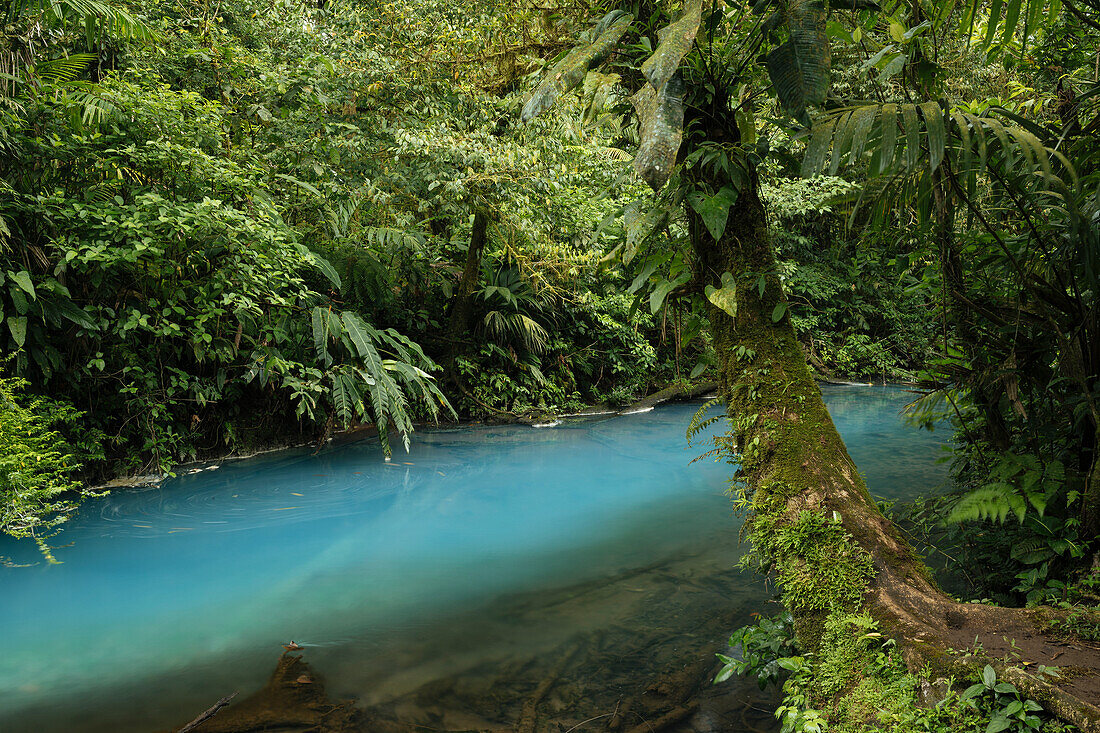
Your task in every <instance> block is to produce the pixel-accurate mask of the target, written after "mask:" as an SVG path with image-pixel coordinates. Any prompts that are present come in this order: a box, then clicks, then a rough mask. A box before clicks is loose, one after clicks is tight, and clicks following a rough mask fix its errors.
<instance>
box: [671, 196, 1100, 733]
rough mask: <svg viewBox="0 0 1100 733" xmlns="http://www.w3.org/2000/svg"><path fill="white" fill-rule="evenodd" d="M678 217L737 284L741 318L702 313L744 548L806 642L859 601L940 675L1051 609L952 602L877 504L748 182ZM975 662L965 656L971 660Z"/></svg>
mask: <svg viewBox="0 0 1100 733" xmlns="http://www.w3.org/2000/svg"><path fill="white" fill-rule="evenodd" d="M715 188H717V186H715ZM687 214H688V222H689V230H690V235H691V239H692V243H693V247H694V250H695V256H696V262H697V268H698V272H697V278H698V279H699V281H700V282H699V285H700V286H703V285H706V284H710V285H714V286H715V287H721V285H722V282H721V276H722V274H723V273H724V272H729V273H730V274H732V275H733V277H734V279H735V282H736V286H737V289H736V290H737V295H736V301H737V307H736V311H735V314H736V315H735V316H731V315H729V314H728V313H727V312H726V311H724V310H721V309H719V308H717V307H713V306H712V307H711V308H710V311H709V316H710V319H711V327H712V334H713V338H714V345H715V349H716V351H717V353H718V357H719V385H720V390H721V393H722V394H723V396H724V397H725V399H726V404H727V414H728V416H729V420H730V425H731V430H730V434H729V436H727V437H728V439H730V440H732V441H733V445H734V448H733V450H734V452H735V454H736V455H737V456H738V459H739V461H740V463H741V474H740V476H739V480H740V482H741V483H740V484H739V485H740V486H742V487H744V488H743V491H744V492H745V496H746V497H747V498H749V499H751V503H750V511H751V516H750V518H749V520H748V522H749V535H750V538H751V539H752V541H753V545H754V547H753V552H755V553H757V555H758V556H759V558H760V559H761V561H762V562H763V564H764V565H765V566H770V568H771V569H772V570H773V571H774V573H775V574H776V576H777V578H778V580H779V582H780V584H781V585H782V586H783V591H784V594H783V598H784V602H785V603H786V605H787V606H788V608H789V610H790V611H791V612H792V614H793V615H794V617H795V620H796V623H795V628H796V635H797V637H798V640H799V642H800V645H801V646H802V648H803V649H805V650H806V651H810V652H817V651H818V647H819V646H820V645H821V641H822V632H823V629H824V624H825V621H826V618H827V617H828V616H829V615H830V614H831V613H850V612H853V611H856V610H859V609H863V610H866V611H868V612H869V613H870V614H871V615H872V616H873V617H874V618H875V619H876V620H877V621H878V622H879V624H880V627H881V628H882V629H883V630H884V631H885V632H886V633H888V634H889V635H890V636H893V637H894V638H895V639H897V641H898V644H899V647H900V648H901V650H902V652H903V655H904V658H905V661H906V664H907V665H908V666H909V668H910V669H911V670H913V671H914V672H916V671H917V670H921V669H924V670H931V672H932V674H931V679H933V680H935V679H937V678H947V677H949V676H951V675H952V674H955V673H958V672H960V671H962V670H960V669H959V666H960V662H959V658H958V657H953V656H950V655H948V653H947V651H946V650H947V649H948V648H949V647H954V648H964V647H966V646H968V645H969V644H973V643H974V640H975V638H976V637H977V638H978V640H979V641H982V642H984V644H985V647H984V648H985V649H987V650H993V649H997V648H1000V646H1004V644H1003V642H1002V638H1001V637H1002V635H1004V634H1005V633H1010V634H1012V635H1013V636H1017V635H1020V636H1022V634H1020V633H1019V630H1020V629H1021V627H1029V628H1035V627H1037V626H1038V624H1039V623H1040V622H1041V621H1042V620H1043V619H1045V618H1049V616H1047V615H1046V614H1047V612H1045V611H1040V610H1020V609H1002V608H997V607H993V606H988V605H984V604H961V603H957V602H955V601H954V600H953V599H951V598H950V597H948V596H947V595H946V594H944V593H943V592H942V591H941V590H940V589H939V588H938V587H937V586H936V584H935V582H934V581H933V580H932V576H931V574H930V572H929V571H928V569H927V567H926V566H925V565H924V563H923V562H922V561H921V560H920V558H919V557H918V556H917V554H916V553H915V552H914V551H913V549H912V548H911V547H910V546H909V544H908V543H907V542H906V541H905V540H904V539H903V538H902V537H901V535H900V534H899V533H898V531H897V529H896V528H895V527H894V526H893V525H892V524H891V523H890V521H889V520H887V519H886V518H885V517H884V516H883V515H882V513H881V512H880V511H879V510H878V508H877V506H876V504H875V502H874V500H873V499H872V498H871V495H870V493H869V492H868V490H867V485H866V484H865V482H864V480H863V477H862V476H861V475H860V473H859V470H858V468H857V467H856V465H855V464H854V462H853V461H852V458H851V457H850V456H849V455H848V451H847V449H846V447H845V445H844V442H843V440H841V438H840V435H839V434H838V433H837V430H836V427H835V426H834V425H833V421H832V418H831V417H830V416H829V412H828V410H827V409H826V407H825V404H824V402H823V400H822V396H821V391H820V390H819V389H818V386H817V383H816V382H815V380H814V379H813V377H812V376H811V374H810V371H809V369H808V367H807V366H806V360H805V357H804V355H803V352H802V350H801V348H800V346H799V344H798V342H797V340H796V338H795V334H794V330H793V329H792V327H791V323H790V319H789V317H788V315H787V314H786V312H785V309H783V308H779V309H777V308H776V306H777V305H778V304H779V303H781V302H785V297H784V294H783V291H782V287H781V285H780V282H779V279H778V277H777V275H776V262H775V257H774V254H773V251H772V248H771V244H770V242H769V240H768V236H767V227H766V221H765V213H764V207H763V205H762V203H761V200H760V198H759V194H758V191H757V181H756V180H751V181H749V182H748V183H746V184H745V185H744V186H743V188H742V191H741V193H740V196H739V198H738V200H737V202H736V203H735V204H734V206H733V207H731V210H730V216H729V221H728V222H727V225H726V229H725V233H724V234H723V235H722V237H721V238H720V239H719V240H715V239H714V238H713V237H712V236H711V235H710V233H709V232H708V230H707V228H706V227H705V226H704V224H703V222H702V221H701V219H700V218H699V217H698V215H697V214H695V213H694V212H693V211H691V210H690V207H689V208H688V212H687ZM761 276H763V278H764V288H763V290H762V291H761V289H760V287H759V282H760V277H761ZM960 640H965V641H960ZM994 642H996V643H994ZM986 661H987V660H984V659H983V660H981V663H982V664H984V663H985V662H986ZM975 663H977V659H976V658H975V657H971V658H969V659H968V665H969V667H970V668H972V667H973V665H974V664H975ZM995 666H996V664H995ZM1001 666H1002V668H1003V667H1004V665H1001ZM970 671H972V669H971V670H970ZM1003 674H1004V675H1007V677H1006V678H1007V679H1011V680H1012V681H1014V682H1016V683H1017V685H1018V686H1019V687H1021V688H1022V689H1025V690H1026V691H1027V692H1028V693H1029V694H1030V695H1031V696H1032V697H1033V698H1034V699H1036V700H1038V701H1040V702H1041V703H1043V704H1044V706H1045V707H1046V708H1047V709H1048V710H1051V711H1053V712H1054V713H1056V714H1057V715H1059V716H1060V717H1062V718H1064V719H1066V720H1068V721H1070V722H1072V723H1075V724H1076V725H1078V726H1079V727H1080V728H1081V729H1082V730H1086V731H1100V708H1097V707H1096V705H1095V702H1094V701H1086V700H1081V699H1078V698H1077V697H1075V696H1074V695H1073V694H1071V693H1069V692H1067V691H1065V690H1063V689H1060V688H1057V687H1053V686H1051V685H1050V684H1047V683H1045V682H1043V681H1041V680H1038V679H1034V678H1032V677H1030V676H1027V675H1023V674H1022V673H1021V674H1016V673H1014V672H1013V671H1011V670H1008V669H1003ZM925 693H926V696H927V695H928V693H929V690H926V691H925Z"/></svg>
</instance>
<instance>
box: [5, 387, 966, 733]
mask: <svg viewBox="0 0 1100 733" xmlns="http://www.w3.org/2000/svg"><path fill="white" fill-rule="evenodd" d="M824 392H825V396H826V400H827V402H828V404H829V408H830V411H831V412H832V414H833V416H834V419H835V420H836V422H837V424H838V427H839V429H840V432H841V433H842V435H843V436H844V438H845V440H846V441H847V444H848V447H849V449H850V451H851V453H852V455H853V457H854V458H855V460H856V462H857V464H858V465H859V467H860V469H861V470H862V471H864V472H865V474H866V476H867V479H868V482H869V484H870V486H871V488H872V490H873V492H874V493H876V495H878V496H880V497H883V498H888V499H897V498H906V497H911V496H913V495H915V494H916V493H926V492H929V491H932V490H935V489H937V488H938V487H940V486H941V485H942V484H943V482H944V480H945V475H946V469H945V467H944V466H943V465H942V464H937V463H936V458H937V457H938V456H939V455H940V454H941V448H940V442H941V440H945V439H946V438H947V435H946V434H944V435H940V434H938V433H936V434H929V433H926V432H921V431H918V430H916V429H914V428H910V427H908V426H906V425H905V424H904V423H903V421H902V419H901V417H900V416H899V410H900V409H901V407H902V406H903V405H904V404H905V403H906V402H907V401H909V400H910V399H911V398H912V395H910V394H909V393H907V392H904V391H903V390H900V389H897V388H883V387H837V386H827V387H825V388H824ZM696 409H697V406H696V405H672V406H666V407H659V408H657V409H655V410H653V411H651V412H646V413H641V414H635V415H626V416H615V417H608V418H602V419H589V420H584V421H576V422H566V423H563V424H561V425H558V426H556V427H552V428H541V429H535V428H530V427H527V426H506V427H464V428H459V429H447V430H442V429H441V430H424V431H421V432H417V433H416V434H415V436H414V438H413V443H412V449H411V451H410V452H409V453H407V454H406V453H404V452H401V451H397V452H395V454H394V457H393V460H392V461H389V462H386V461H384V460H383V458H382V455H381V451H380V450H379V448H378V446H377V444H376V443H374V442H372V441H370V440H365V441H361V442H355V443H350V444H346V445H342V446H338V447H333V448H329V449H326V450H324V451H322V452H321V453H319V454H316V455H315V454H314V453H313V452H312V451H310V450H291V451H284V452H280V453H274V454H269V455H266V456H262V457H258V458H253V459H249V460H245V461H236V462H228V463H224V464H222V465H221V466H220V468H217V469H216V470H207V471H202V472H199V473H196V474H192V475H186V476H181V477H178V478H174V479H171V480H169V481H166V482H165V483H163V484H162V485H161V486H159V487H157V488H153V489H147V490H138V491H118V492H115V493H113V494H111V495H109V496H107V497H105V498H102V499H99V500H92V501H89V502H87V503H86V504H85V506H84V507H83V508H82V509H81V510H80V512H79V514H78V516H76V517H75V518H74V519H73V520H72V521H71V522H69V523H68V524H67V525H65V529H64V531H63V533H62V534H61V535H59V536H58V537H56V538H54V543H55V546H56V548H57V549H56V550H55V554H56V556H57V558H58V559H59V560H61V561H62V562H61V564H59V565H52V566H51V565H47V564H45V563H42V562H41V561H40V558H39V557H38V556H37V554H36V549H35V548H34V546H33V544H29V543H16V542H12V541H3V542H0V556H3V557H4V558H6V560H7V562H8V564H9V566H7V567H4V568H0V576H2V578H3V594H2V596H0V627H2V628H3V629H5V632H6V633H5V638H4V644H3V648H4V659H3V661H4V664H3V665H2V666H0V730H3V731H10V732H12V733H17V732H21V731H28V732H31V731H33V732H35V733H52V732H53V731H67V732H70V733H72V732H79V731H88V732H96V733H98V732H99V731H131V730H133V731H152V730H158V729H170V728H173V727H179V726H181V725H183V724H184V723H186V722H187V721H188V720H190V719H191V718H193V717H195V715H197V714H198V713H199V712H201V711H202V710H204V709H205V708H207V707H208V706H209V705H210V704H212V703H213V701H215V700H217V699H218V698H220V697H222V696H223V695H225V694H227V693H228V692H232V691H236V690H239V691H241V692H242V695H246V694H247V693H248V692H249V691H254V690H256V689H257V688H259V687H261V686H262V685H263V684H264V682H265V681H266V679H267V678H268V677H269V676H270V675H271V672H272V669H273V667H274V665H275V661H276V660H277V658H278V656H279V654H280V653H281V652H282V648H281V645H282V644H285V643H288V642H289V641H291V640H294V641H296V642H298V643H299V644H301V645H302V646H303V647H304V650H303V652H304V655H305V658H306V659H307V660H308V662H309V663H310V664H311V665H312V667H313V669H314V670H316V671H317V672H318V673H319V674H320V675H322V676H323V677H324V679H325V680H326V683H327V687H328V689H329V691H330V693H331V694H333V695H336V696H341V697H354V698H356V700H357V701H358V704H360V705H362V706H374V707H375V708H376V709H379V710H382V709H385V710H386V711H387V713H388V714H391V716H392V717H393V718H395V719H402V720H413V721H414V722H420V721H423V723H422V724H423V725H425V726H428V725H429V723H431V724H432V725H434V726H435V727H442V728H447V727H449V728H451V729H461V728H477V727H483V728H485V727H507V726H509V725H510V724H511V723H512V722H513V721H511V720H508V719H507V718H508V717H509V716H512V715H515V714H516V710H515V706H514V705H512V703H509V702H508V701H507V700H506V698H507V697H508V695H509V694H510V693H509V692H508V690H507V689H506V688H502V687H500V685H505V684H513V683H514V684H517V685H520V686H521V687H522V685H524V684H528V683H526V682H522V680H523V679H527V678H529V679H530V680H537V679H538V678H539V675H540V674H542V673H540V672H539V671H538V665H537V660H540V659H544V658H548V657H552V656H553V650H555V649H557V648H559V647H560V646H561V645H562V644H563V643H564V642H566V641H567V640H570V639H573V640H576V639H582V640H583V641H582V642H580V643H582V644H583V645H584V646H585V648H586V649H591V653H590V654H589V653H587V652H586V653H582V654H581V655H580V657H578V661H577V662H575V663H574V666H573V667H570V668H569V669H570V670H572V671H567V672H566V674H565V676H567V677H568V676H570V675H571V676H572V677H574V678H576V679H575V680H574V683H575V685H580V686H578V687H575V689H573V691H572V692H569V691H568V690H565V689H564V688H563V691H561V692H560V694H559V697H560V699H558V700H557V703H556V704H557V705H558V706H559V707H561V708H563V709H565V708H569V707H570V700H571V699H573V698H575V699H577V700H581V699H583V700H586V701H588V703H589V704H590V705H592V706H598V705H600V704H604V703H602V702H601V700H603V699H604V698H606V700H608V701H616V700H617V701H620V702H621V700H622V698H623V696H624V695H626V694H627V693H626V692H623V690H625V689H626V687H625V685H628V684H634V682H637V681H638V680H644V679H645V677H646V675H647V674H648V675H650V676H653V675H656V674H657V673H658V672H660V671H661V670H660V669H658V667H660V666H661V665H665V666H667V665H669V664H674V663H675V660H676V659H678V658H683V657H684V656H685V655H702V656H703V657H705V658H709V659H713V653H714V652H715V651H721V650H722V640H723V639H724V638H726V636H727V635H728V633H729V631H730V630H731V629H732V628H734V627H736V626H738V625H741V624H743V623H746V622H747V621H748V614H749V613H750V612H754V611H758V612H764V613H774V612H775V610H776V609H775V608H774V606H770V605H768V601H769V599H770V598H771V591H772V590H773V589H768V588H765V586H764V585H763V583H762V581H761V580H760V579H758V578H756V577H753V576H752V575H751V574H746V573H742V572H740V571H738V570H736V569H735V568H734V564H735V563H736V560H737V558H738V557H739V555H740V553H741V549H740V548H739V546H738V530H739V525H740V522H739V520H737V519H736V518H735V517H733V515H732V512H731V507H730V502H729V499H728V497H727V496H726V495H725V491H726V488H727V484H726V479H727V477H728V475H729V473H730V469H729V466H727V465H725V464H721V463H715V462H714V461H713V460H710V459H703V460H700V461H696V462H694V463H692V462H691V461H692V459H693V458H694V457H695V456H697V455H698V454H700V453H701V452H702V451H703V450H705V449H706V447H707V446H706V440H705V437H704V438H697V439H696V441H695V444H694V445H691V446H689V445H688V443H687V441H686V440H685V437H684V431H685V428H686V427H687V425H688V423H689V421H690V420H691V417H692V415H693V414H694V412H695V410H696ZM20 564H27V565H29V566H25V567H18V565H20ZM586 654H587V656H586ZM601 655H602V656H601ZM586 660H587V661H586ZM647 665H648V667H647ZM502 670H509V671H508V673H507V674H502V672H501V671H502ZM525 675H526V676H527V677H526V678H525ZM503 678H507V679H503ZM581 678H583V679H581ZM441 680H447V684H446V685H442V683H441ZM632 680H633V682H632ZM531 684H533V683H531ZM432 685H435V687H431V686H432ZM441 685H442V686H441ZM494 685H496V686H497V687H495V688H494ZM585 685H587V687H585ZM601 685H602V686H601ZM727 685H728V686H727V688H725V691H724V692H723V694H726V693H729V694H735V695H736V694H742V693H743V695H744V699H745V700H746V702H745V705H746V706H748V707H750V708H751V707H752V704H751V698H752V695H751V694H750V693H749V692H748V690H749V688H755V685H754V684H753V685H748V684H746V683H743V682H738V681H734V682H732V683H727ZM426 689H432V690H435V691H434V692H433V693H432V694H431V695H430V696H426V695H425V694H424V692H423V691H424V690H426ZM494 689H495V690H496V692H495V693H493V692H492V690H494ZM517 689H518V688H517ZM440 690H444V691H443V692H440ZM730 691H732V692H730ZM516 694H520V693H516ZM570 695H573V698H570V697H569V696H570ZM616 696H618V697H616ZM489 699H494V700H497V703H496V706H495V707H493V706H488V705H487V703H485V702H484V701H485V700H489ZM425 700H428V702H424V701H425ZM501 700H503V702H501ZM418 701H419V702H418ZM551 702H553V698H552V700H551ZM607 704H611V703H610V702H609V703H607ZM615 704H616V705H617V704H618V702H615ZM431 705H437V706H438V708H439V709H428V708H430V707H431ZM510 705H512V707H509V706H510ZM727 707H728V706H727ZM593 709H598V707H594V708H593ZM578 710H579V709H578ZM566 712H568V711H566ZM757 713H758V714H755V713H750V714H749V715H748V717H747V718H746V717H745V714H744V712H742V713H741V718H740V719H741V720H745V721H747V722H745V724H744V727H743V729H744V730H758V729H761V727H762V726H764V725H765V723H764V722H762V721H764V720H766V719H767V718H768V714H767V712H766V710H764V709H763V708H760V709H759V710H757ZM729 714H730V713H729V711H728V710H725V712H720V713H715V715H726V716H727V717H726V719H724V720H719V721H717V722H715V721H712V723H714V726H715V727H718V728H724V729H727V730H737V729H738V725H740V724H739V723H737V722H736V721H731V720H730V719H729V717H728V716H729ZM576 715H577V716H578V717H579V716H580V715H581V713H580V712H577V713H576ZM754 715H755V717H754ZM752 720H756V721H757V722H756V723H754V722H752ZM704 722H705V721H704ZM565 727H567V726H565ZM628 727H629V726H628ZM696 728H697V729H705V728H706V725H702V724H698V725H696Z"/></svg>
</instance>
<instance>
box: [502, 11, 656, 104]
mask: <svg viewBox="0 0 1100 733" xmlns="http://www.w3.org/2000/svg"><path fill="white" fill-rule="evenodd" d="M633 22H634V16H633V15H630V14H629V13H623V12H622V11H620V10H613V11H611V12H610V13H608V14H607V15H605V16H604V17H603V19H602V20H601V21H600V23H599V25H598V26H597V27H596V31H595V33H596V39H595V40H594V41H592V42H591V43H588V44H585V45H583V46H578V47H577V48H574V49H573V50H572V51H570V52H569V53H568V54H566V55H565V58H563V59H562V60H561V61H559V62H558V63H557V64H555V65H554V67H553V68H552V69H550V73H548V74H547V75H546V76H545V77H543V79H542V83H540V84H539V86H538V88H536V89H535V91H534V92H533V93H532V94H531V96H530V97H529V98H528V99H527V102H526V103H525V104H524V105H523V111H522V112H521V113H520V120H521V121H523V122H530V121H531V120H533V119H535V118H536V117H538V116H539V115H540V114H542V113H543V112H545V111H546V110H548V109H550V107H552V106H553V105H554V103H555V102H557V101H558V98H559V97H560V96H561V95H562V94H564V93H565V92H568V91H569V90H570V89H573V88H574V87H576V86H577V85H578V84H580V83H581V82H582V81H584V77H585V75H586V74H587V73H588V70H589V69H590V68H592V67H593V66H595V65H596V64H598V63H600V62H601V61H603V60H604V59H605V58H607V57H608V56H609V55H610V54H611V52H612V51H613V50H614V49H615V45H616V44H617V43H618V42H619V39H621V38H622V37H623V35H625V34H626V32H627V30H628V29H629V28H630V24H631V23H633Z"/></svg>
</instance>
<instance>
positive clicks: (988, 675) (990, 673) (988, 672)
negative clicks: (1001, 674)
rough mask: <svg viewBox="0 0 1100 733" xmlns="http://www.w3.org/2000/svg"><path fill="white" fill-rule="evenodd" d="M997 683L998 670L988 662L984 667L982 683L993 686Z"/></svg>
mask: <svg viewBox="0 0 1100 733" xmlns="http://www.w3.org/2000/svg"><path fill="white" fill-rule="evenodd" d="M996 683H997V671H996V670H994V669H993V667H991V666H989V665H988V664H987V665H985V667H984V668H983V669H982V684H984V685H985V686H986V687H993V685H995V684H996Z"/></svg>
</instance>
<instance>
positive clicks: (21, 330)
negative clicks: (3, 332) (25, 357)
mask: <svg viewBox="0 0 1100 733" xmlns="http://www.w3.org/2000/svg"><path fill="white" fill-rule="evenodd" d="M8 330H9V331H11V337H12V338H13V339H14V340H15V345H16V346H18V347H19V348H20V349H21V348H23V344H24V343H26V341H27V317H26V316H8Z"/></svg>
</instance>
